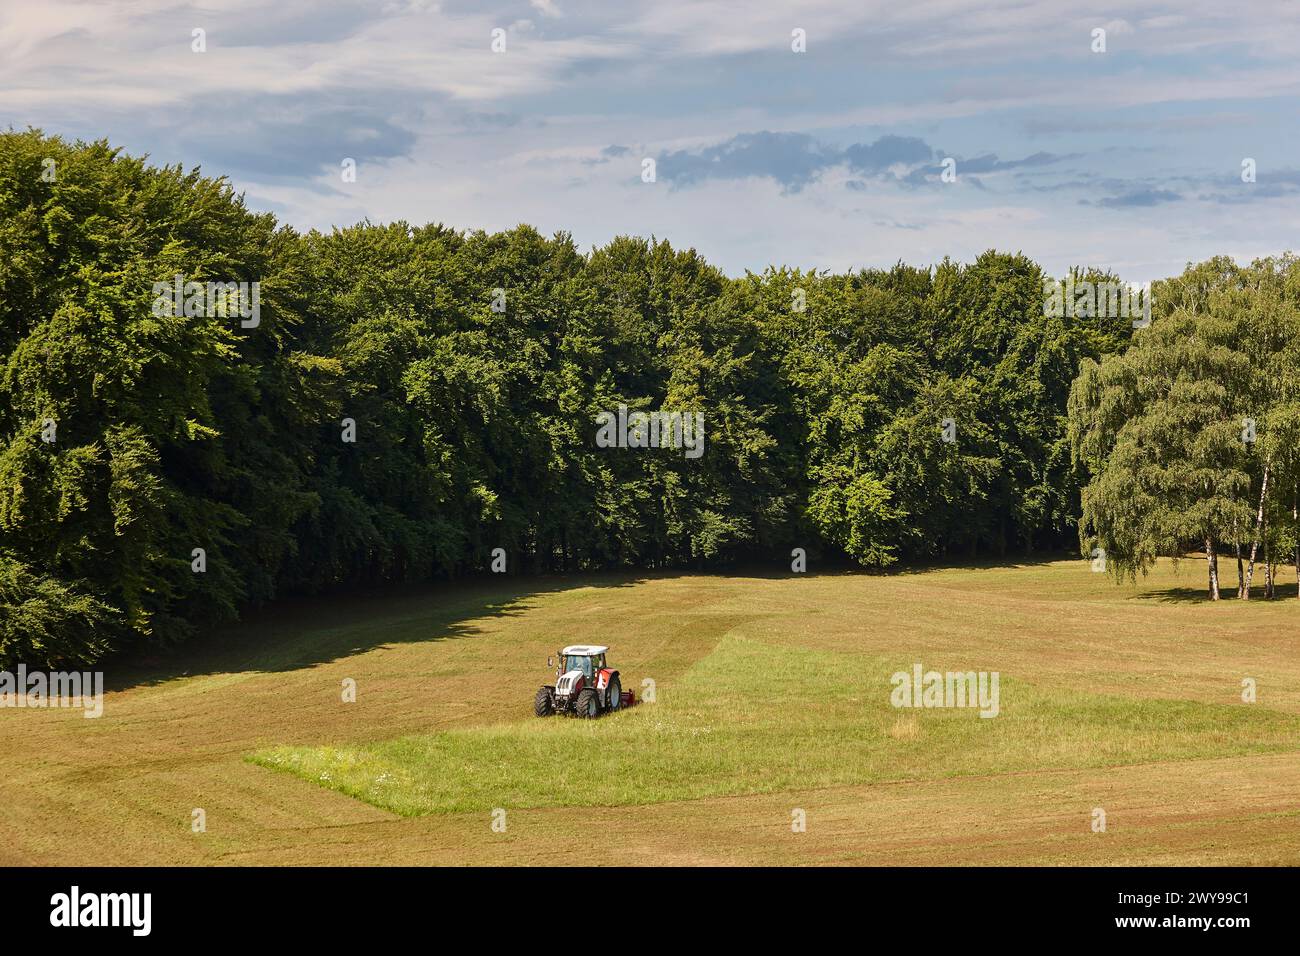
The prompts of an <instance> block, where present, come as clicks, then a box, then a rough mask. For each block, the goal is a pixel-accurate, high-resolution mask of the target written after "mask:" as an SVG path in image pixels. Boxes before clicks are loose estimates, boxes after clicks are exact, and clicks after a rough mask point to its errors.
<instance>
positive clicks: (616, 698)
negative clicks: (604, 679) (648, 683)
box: [609, 677, 623, 710]
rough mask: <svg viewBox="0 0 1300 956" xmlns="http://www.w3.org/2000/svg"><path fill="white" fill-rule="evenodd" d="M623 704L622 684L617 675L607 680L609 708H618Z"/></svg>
mask: <svg viewBox="0 0 1300 956" xmlns="http://www.w3.org/2000/svg"><path fill="white" fill-rule="evenodd" d="M622 706H623V684H622V683H621V682H620V681H619V679H618V678H617V677H615V678H614V679H613V680H611V681H610V682H609V709H610V710H618V709H619V708H620V707H622Z"/></svg>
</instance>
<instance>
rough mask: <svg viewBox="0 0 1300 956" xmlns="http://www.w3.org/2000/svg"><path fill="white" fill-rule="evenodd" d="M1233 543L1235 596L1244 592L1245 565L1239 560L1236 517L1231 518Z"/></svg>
mask: <svg viewBox="0 0 1300 956" xmlns="http://www.w3.org/2000/svg"><path fill="white" fill-rule="evenodd" d="M1232 538H1233V545H1234V546H1235V547H1236V549H1237V597H1241V596H1242V595H1243V594H1245V593H1246V565H1245V564H1244V563H1243V562H1242V560H1241V535H1240V534H1239V533H1238V531H1237V519H1236V518H1233V519H1232Z"/></svg>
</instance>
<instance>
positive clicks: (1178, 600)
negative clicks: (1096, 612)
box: [1133, 583, 1296, 604]
mask: <svg viewBox="0 0 1300 956" xmlns="http://www.w3.org/2000/svg"><path fill="white" fill-rule="evenodd" d="M1133 597H1134V600H1138V601H1158V602H1160V603H1161V604H1213V603H1214V602H1213V601H1211V600H1210V592H1209V589H1208V588H1206V587H1199V588H1194V587H1185V588H1183V587H1180V588H1162V589H1160V590H1159V591H1143V592H1140V593H1138V594H1135V595H1134V596H1133ZM1295 599H1296V586H1295V585H1294V584H1283V585H1279V586H1278V587H1277V588H1276V589H1275V590H1274V596H1273V598H1272V600H1273V601H1285V600H1292V601H1294V600H1295ZM1219 600H1220V601H1239V600H1241V599H1240V598H1238V597H1237V585H1236V584H1232V585H1230V586H1226V587H1225V586H1224V585H1223V584H1222V583H1220V585H1219ZM1251 602H1259V603H1268V602H1269V598H1266V597H1264V589H1263V587H1261V586H1260V585H1259V584H1255V585H1254V586H1253V587H1252V588H1251V589H1250V601H1249V602H1247V603H1251Z"/></svg>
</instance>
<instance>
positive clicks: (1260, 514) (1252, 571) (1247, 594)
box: [1241, 464, 1269, 601]
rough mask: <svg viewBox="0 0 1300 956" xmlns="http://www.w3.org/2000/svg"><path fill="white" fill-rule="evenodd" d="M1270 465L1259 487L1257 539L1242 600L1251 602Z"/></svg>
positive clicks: (1255, 539)
mask: <svg viewBox="0 0 1300 956" xmlns="http://www.w3.org/2000/svg"><path fill="white" fill-rule="evenodd" d="M1268 475H1269V465H1268V464H1265V465H1264V480H1263V481H1262V482H1261V483H1260V486H1259V511H1258V512H1257V513H1256V514H1255V537H1254V539H1253V540H1252V541H1251V542H1250V565H1249V566H1248V567H1247V568H1246V589H1245V591H1243V592H1242V595H1241V596H1242V598H1244V599H1245V600H1247V601H1249V600H1250V582H1251V580H1252V579H1253V578H1254V577H1255V554H1256V552H1257V551H1259V542H1260V539H1261V538H1262V537H1263V531H1264V503H1265V502H1266V501H1267V500H1268Z"/></svg>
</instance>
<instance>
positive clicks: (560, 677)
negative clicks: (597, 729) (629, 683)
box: [533, 644, 636, 717]
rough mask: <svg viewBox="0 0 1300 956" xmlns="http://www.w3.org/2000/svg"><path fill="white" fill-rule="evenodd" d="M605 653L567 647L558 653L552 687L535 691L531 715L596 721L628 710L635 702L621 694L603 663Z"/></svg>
mask: <svg viewBox="0 0 1300 956" xmlns="http://www.w3.org/2000/svg"><path fill="white" fill-rule="evenodd" d="M608 650H609V648H608V647H606V646H605V645H604V644H571V645H569V646H568V647H566V648H564V649H563V650H562V651H559V652H558V653H557V656H558V657H559V666H558V667H557V668H556V669H555V683H554V684H553V685H552V684H546V685H543V686H542V687H541V688H540V689H539V690H538V691H537V696H536V699H535V700H534V702H533V711H534V713H536V714H537V716H538V717H547V716H549V715H551V714H557V713H558V714H573V715H574V716H577V717H597V716H599V715H600V714H602V713H605V712H607V711H611V710H621V709H622V708H623V707H630V706H632V704H634V703H635V702H636V701H635V698H634V697H633V695H632V693H631V691H626V692H625V691H624V690H623V685H622V682H621V681H620V680H619V676H618V671H616V670H613V669H612V668H610V667H609V666H608V664H607V662H606V660H605V652H606V651H608ZM548 663H549V662H548Z"/></svg>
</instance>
